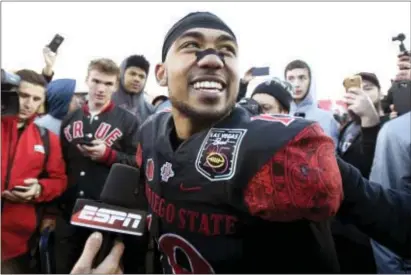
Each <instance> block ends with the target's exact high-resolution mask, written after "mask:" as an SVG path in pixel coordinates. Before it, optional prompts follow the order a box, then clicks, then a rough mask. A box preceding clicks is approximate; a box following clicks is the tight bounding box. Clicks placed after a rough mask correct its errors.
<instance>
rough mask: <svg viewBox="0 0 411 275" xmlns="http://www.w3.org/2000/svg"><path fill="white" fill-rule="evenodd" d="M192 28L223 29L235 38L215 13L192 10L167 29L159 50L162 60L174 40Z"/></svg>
mask: <svg viewBox="0 0 411 275" xmlns="http://www.w3.org/2000/svg"><path fill="white" fill-rule="evenodd" d="M194 28H207V29H216V30H222V31H225V32H227V33H229V34H231V35H232V36H233V38H234V39H236V37H235V35H234V33H233V31H232V30H231V29H230V28H229V27H228V26H227V24H226V23H224V22H223V20H221V19H220V18H219V17H218V16H217V15H215V14H212V13H210V12H193V13H189V14H188V15H186V16H185V17H183V18H182V19H180V20H179V21H178V22H177V23H175V24H174V25H173V27H171V29H170V30H169V31H168V33H167V35H166V37H165V39H164V43H163V49H162V51H161V59H162V62H164V60H165V59H166V56H167V52H168V50H169V49H170V47H171V45H172V44H173V43H174V41H175V40H176V39H177V38H179V37H180V36H181V35H182V34H183V33H184V32H186V31H187V30H189V29H194Z"/></svg>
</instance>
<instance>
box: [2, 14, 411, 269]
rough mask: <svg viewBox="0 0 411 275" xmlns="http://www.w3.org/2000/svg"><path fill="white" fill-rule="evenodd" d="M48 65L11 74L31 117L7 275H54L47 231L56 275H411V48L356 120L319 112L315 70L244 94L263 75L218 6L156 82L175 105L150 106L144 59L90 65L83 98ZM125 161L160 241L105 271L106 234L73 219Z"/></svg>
mask: <svg viewBox="0 0 411 275" xmlns="http://www.w3.org/2000/svg"><path fill="white" fill-rule="evenodd" d="M140 54H141V53H140ZM43 55H44V59H45V67H44V69H43V70H42V72H40V73H38V72H36V71H33V70H30V69H22V70H19V71H17V72H14V73H15V75H17V76H18V77H19V78H20V83H19V85H18V86H17V87H16V92H17V94H18V97H19V112H18V114H16V115H2V117H1V135H2V136H1V137H2V141H1V142H2V149H1V150H2V151H1V152H2V165H1V186H2V189H1V190H2V199H1V201H2V213H1V216H2V217H1V219H2V220H1V221H2V223H1V256H2V262H1V264H2V267H1V268H2V273H30V274H33V273H43V272H45V271H44V270H43V269H42V264H41V262H42V260H43V259H42V257H41V255H40V256H38V255H39V254H41V253H43V252H42V251H39V250H40V249H39V245H38V243H39V239H40V238H41V237H42V236H43V235H44V234H45V232H47V233H48V234H52V235H53V238H54V242H50V243H49V244H47V245H49V246H50V247H48V248H47V250H48V251H49V252H50V251H51V252H52V253H50V255H51V256H50V257H51V258H52V259H51V260H50V259H48V261H49V262H50V261H51V262H53V268H52V269H53V271H52V272H53V273H59V274H68V273H72V274H80V273H81V274H85V273H98V274H102V273H103V274H117V273H121V272H124V273H126V274H136V273H163V272H164V273H197V274H203V273H250V274H251V273H346V274H358V273H360V274H366V273H367V274H368V273H390V274H404V273H411V188H410V187H411V169H410V167H411V155H410V154H411V110H408V112H403V113H399V112H398V111H397V110H396V106H395V105H394V102H393V101H392V98H393V96H392V95H393V94H395V93H397V92H398V90H399V89H404V87H405V89H408V91H409V93H411V58H410V56H409V54H407V53H402V54H400V55H399V56H398V57H397V59H398V74H397V75H396V76H393V82H392V85H393V86H392V87H391V88H390V91H389V95H387V96H385V97H384V94H385V93H384V91H383V90H382V89H381V85H380V81H379V79H378V77H377V76H376V75H375V74H374V73H373V72H353V75H352V76H353V77H359V78H360V79H361V82H360V85H359V86H352V87H346V88H347V89H346V93H345V95H344V102H345V104H346V106H347V113H346V114H345V117H346V118H347V119H341V118H338V117H336V115H335V114H333V113H332V112H330V111H328V110H323V109H321V108H319V106H318V104H317V100H316V98H315V85H314V83H315V81H314V76H313V75H312V73H311V72H312V71H311V68H310V65H309V64H307V63H306V62H305V61H303V60H293V61H291V60H290V63H289V64H288V65H287V66H286V67H285V68H284V74H283V75H281V76H278V77H274V78H272V77H270V78H267V79H266V81H264V82H262V83H261V84H259V85H258V86H257V87H256V88H255V89H254V90H253V91H251V96H250V97H246V93H247V88H248V84H249V83H250V81H251V80H252V79H253V78H254V76H253V75H252V73H251V71H252V70H251V69H250V70H248V71H247V72H246V73H245V75H244V76H243V77H240V75H239V71H238V44H237V40H236V35H235V32H234V31H233V30H232V29H231V28H230V27H229V26H228V25H227V24H226V23H224V21H223V20H222V19H220V18H219V17H217V16H215V15H214V14H211V13H208V12H196V13H190V14H188V15H187V16H185V17H184V18H182V19H180V20H179V21H178V22H177V23H175V24H174V25H173V26H172V27H171V28H170V30H169V32H168V33H167V35H166V37H165V39H164V43H163V46H162V56H161V63H159V64H157V65H156V67H155V76H154V77H155V78H156V80H157V82H158V84H159V85H160V86H162V87H167V89H168V96H165V95H161V96H158V97H156V98H154V99H153V100H152V102H148V101H147V99H146V98H145V96H144V94H145V93H144V89H145V84H146V81H147V78H148V77H149V69H150V62H149V61H148V60H147V59H146V58H145V57H144V55H132V56H129V57H126V58H125V59H124V61H123V62H122V63H121V64H120V65H118V64H116V63H115V62H114V61H112V60H110V59H107V58H100V59H95V60H92V61H90V63H89V66H88V68H84V71H85V77H86V84H87V87H88V93H87V95H86V97H83V96H82V95H79V94H78V93H76V90H77V88H76V86H77V83H76V80H74V79H69V78H67V79H55V80H54V79H53V75H54V72H53V68H54V67H53V66H54V63H55V60H56V58H58V54H56V53H53V52H52V51H50V49H49V48H47V47H46V48H45V49H44V52H43ZM393 58H395V57H393ZM318 77H321V76H318ZM341 82H342V83H343V79H342V80H341ZM387 106H388V107H387ZM116 163H119V164H123V165H127V166H131V167H135V168H138V169H139V170H140V172H141V173H140V174H141V177H142V178H141V179H136V181H135V182H136V188H138V189H139V190H144V191H142V192H139V194H144V195H145V196H144V198H143V196H142V197H136V200H137V199H139V200H141V203H140V204H141V205H144V206H142V207H144V210H145V211H147V213H148V214H149V216H148V219H147V221H148V222H147V234H144V236H141V237H136V236H123V237H122V241H121V242H116V243H115V244H114V246H113V249H112V250H111V252H110V254H109V255H108V256H107V258H106V259H105V260H104V261H103V262H102V263H101V264H99V265H98V266H93V260H94V257H95V256H96V254H97V252H98V250H99V248H100V246H101V243H102V235H101V234H100V233H93V231H94V230H92V229H89V228H84V227H78V226H75V225H72V224H71V223H70V219H71V215H72V212H73V208H74V205H75V203H76V200H77V199H79V198H84V199H92V200H96V201H98V200H99V197H100V193H101V192H102V189H103V187H104V184H105V182H106V180H107V177H108V175H109V173H110V169H111V167H112V166H113V165H114V164H116ZM118 184H119V185H121V184H122V182H118ZM50 232H51V233H50ZM266 250H270V251H266Z"/></svg>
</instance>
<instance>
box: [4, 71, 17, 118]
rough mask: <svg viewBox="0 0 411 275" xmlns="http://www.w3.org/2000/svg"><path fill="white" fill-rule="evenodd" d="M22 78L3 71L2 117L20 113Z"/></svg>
mask: <svg viewBox="0 0 411 275" xmlns="http://www.w3.org/2000/svg"><path fill="white" fill-rule="evenodd" d="M19 85H20V77H19V76H18V75H16V74H13V73H9V72H7V71H5V70H3V69H1V115H2V116H5V115H16V114H18V113H19V108H20V107H19V96H18V93H17V90H18V87H19Z"/></svg>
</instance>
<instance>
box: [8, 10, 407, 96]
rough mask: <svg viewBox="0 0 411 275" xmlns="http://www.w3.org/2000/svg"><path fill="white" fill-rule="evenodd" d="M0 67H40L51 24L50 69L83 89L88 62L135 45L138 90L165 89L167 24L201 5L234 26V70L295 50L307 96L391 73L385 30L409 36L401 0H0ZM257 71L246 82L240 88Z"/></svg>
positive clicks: (279, 60)
mask: <svg viewBox="0 0 411 275" xmlns="http://www.w3.org/2000/svg"><path fill="white" fill-rule="evenodd" d="M1 5H2V8H1V66H2V68H6V69H12V70H14V69H20V68H31V69H36V70H40V69H41V68H42V67H43V64H44V63H43V57H42V48H43V46H44V45H45V44H47V43H48V42H49V41H50V40H51V39H52V38H53V36H54V34H55V33H60V34H61V35H63V36H64V37H65V39H66V40H65V41H64V43H63V45H62V46H61V48H60V50H59V56H58V60H57V62H56V66H55V78H75V79H77V80H78V81H79V82H80V83H81V85H80V86H81V87H82V88H83V89H85V86H84V84H83V83H84V79H85V75H86V68H87V65H88V62H89V61H90V60H91V59H93V58H96V57H109V58H112V59H114V60H115V61H116V62H118V63H120V62H121V61H122V60H123V59H124V58H125V57H127V56H128V55H131V54H143V55H145V56H146V57H147V58H148V60H149V61H150V63H151V68H150V75H149V80H148V84H147V86H146V90H147V91H148V92H149V93H150V94H152V95H156V94H159V93H165V92H166V91H165V90H164V89H162V88H159V87H158V85H157V84H156V82H155V78H154V73H153V71H154V65H155V64H156V63H157V62H159V61H161V60H160V59H161V46H162V42H163V39H164V35H165V33H166V32H167V31H168V29H169V28H170V27H171V25H172V24H173V23H174V22H176V21H177V20H178V19H180V18H181V17H182V16H184V15H186V14H187V13H188V12H192V11H211V12H213V13H215V14H217V15H218V16H220V17H221V18H222V19H223V20H224V21H226V23H227V24H228V25H229V26H230V27H231V28H232V29H233V31H234V32H235V34H236V36H237V38H238V41H239V45H240V69H241V73H242V74H243V73H244V72H245V71H246V70H247V69H248V68H249V67H251V66H264V65H269V66H270V67H271V74H272V75H273V76H282V74H283V69H284V66H285V65H286V64H287V63H288V62H289V61H291V60H293V59H296V58H301V59H303V60H305V61H307V62H308V63H309V64H310V65H311V67H312V70H313V71H314V76H315V77H316V82H317V98H322V99H327V98H333V99H336V98H339V97H340V96H341V93H342V85H341V84H342V81H343V78H344V77H345V76H348V75H349V74H353V73H356V72H359V71H370V72H375V73H376V74H377V76H378V77H379V78H380V81H381V82H382V86H383V89H384V90H386V89H387V88H388V86H389V81H390V78H392V77H393V76H394V75H395V74H396V54H397V52H398V46H397V45H396V44H394V43H392V42H391V37H392V36H395V35H397V34H398V33H399V32H403V33H405V34H406V36H407V40H406V44H407V47H408V48H409V45H410V25H411V22H410V18H411V6H410V3H406V2H402V3H389V2H388V3H355V2H345V3H319V2H317V3H295V2H292V3H275V2H272V3H268V2H264V3H242V2H240V3H233V2H227V3H216V2H208V3H201V2H193V3H170V2H167V3H159V2H154V3H138V2H136V3H127V2H125V3H124V2H123V3H114V2H113V3H106V2H101V3H97V2H96V3H79V2H72V3H45V2H43V3H10V2H9V3H4V2H3V3H1ZM260 81H261V79H258V80H255V81H253V83H251V85H250V87H249V91H250V90H251V89H252V88H253V87H254V86H255V85H256V84H258V83H259V82H260Z"/></svg>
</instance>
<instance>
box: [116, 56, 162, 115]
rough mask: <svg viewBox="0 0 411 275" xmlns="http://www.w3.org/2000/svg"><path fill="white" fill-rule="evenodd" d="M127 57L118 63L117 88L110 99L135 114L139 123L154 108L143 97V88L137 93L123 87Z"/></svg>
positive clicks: (152, 111)
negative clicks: (118, 83) (118, 81)
mask: <svg viewBox="0 0 411 275" xmlns="http://www.w3.org/2000/svg"><path fill="white" fill-rule="evenodd" d="M127 60H128V58H126V59H124V60H123V62H121V65H120V85H119V89H118V90H117V91H116V92H115V93H113V95H112V97H111V99H112V101H113V103H114V104H116V105H117V106H119V107H122V108H124V109H126V110H128V111H129V112H131V113H133V114H134V115H136V116H137V119H138V120H139V121H140V123H142V122H144V121H145V120H146V119H147V118H148V117H149V116H150V115H151V114H153V113H154V108H153V106H152V105H151V104H149V103H148V102H147V101H146V100H145V98H144V88H143V90H142V91H141V92H140V93H138V94H135V93H129V92H127V90H126V88H125V87H124V73H125V71H126V64H127Z"/></svg>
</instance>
